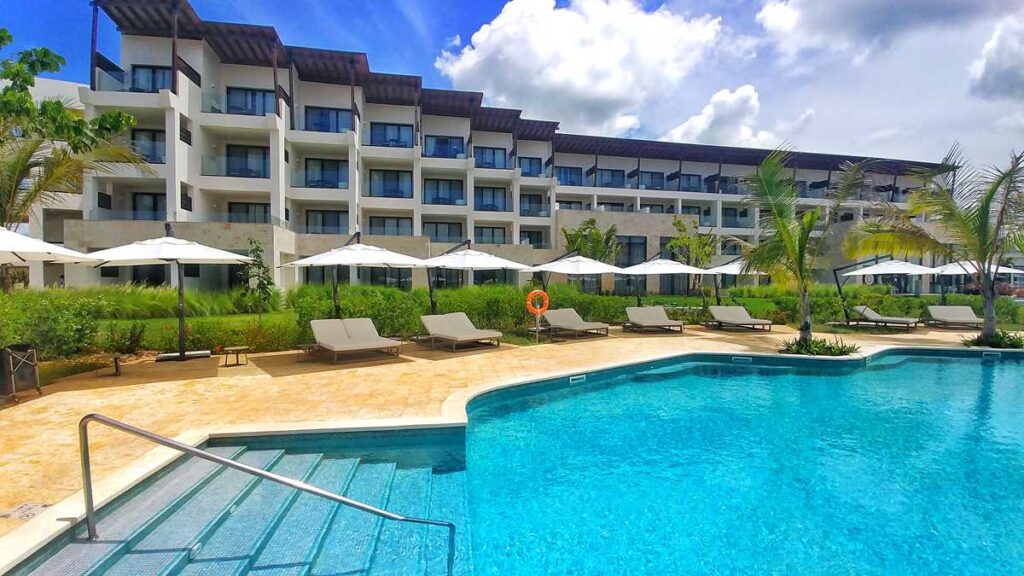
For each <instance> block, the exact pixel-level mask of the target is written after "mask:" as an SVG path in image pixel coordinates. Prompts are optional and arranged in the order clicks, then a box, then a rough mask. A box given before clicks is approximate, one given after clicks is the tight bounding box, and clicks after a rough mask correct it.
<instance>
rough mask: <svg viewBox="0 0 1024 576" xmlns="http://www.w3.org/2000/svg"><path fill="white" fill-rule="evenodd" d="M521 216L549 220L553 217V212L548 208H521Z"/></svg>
mask: <svg viewBox="0 0 1024 576" xmlns="http://www.w3.org/2000/svg"><path fill="white" fill-rule="evenodd" d="M519 215H520V216H526V217H529V218H547V217H548V216H550V215H551V211H550V210H549V209H548V207H547V206H521V207H520V208H519Z"/></svg>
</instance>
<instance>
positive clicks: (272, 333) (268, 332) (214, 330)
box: [147, 318, 298, 354]
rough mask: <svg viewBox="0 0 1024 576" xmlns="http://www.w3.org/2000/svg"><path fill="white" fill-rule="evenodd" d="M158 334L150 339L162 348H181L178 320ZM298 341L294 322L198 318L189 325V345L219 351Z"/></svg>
mask: <svg viewBox="0 0 1024 576" xmlns="http://www.w3.org/2000/svg"><path fill="white" fill-rule="evenodd" d="M161 328H162V329H161V330H158V331H157V334H155V335H153V337H151V338H149V339H147V342H148V344H149V346H150V347H152V348H154V349H156V350H158V351H163V352H166V351H170V350H177V349H178V323H177V322H168V323H166V324H164V325H163V326H162V327H161ZM296 344H298V329H297V327H296V326H294V325H292V323H291V322H266V321H264V322H252V323H251V324H248V325H243V326H238V325H230V324H227V323H225V322H219V321H217V320H210V319H204V318H198V319H194V320H189V321H187V322H186V324H185V348H186V349H188V350H210V351H212V352H213V353H215V354H216V353H218V352H220V351H221V350H223V349H224V348H225V347H227V346H248V347H249V348H251V349H252V351H253V352H276V351H279V350H291V349H293V348H295V346H296Z"/></svg>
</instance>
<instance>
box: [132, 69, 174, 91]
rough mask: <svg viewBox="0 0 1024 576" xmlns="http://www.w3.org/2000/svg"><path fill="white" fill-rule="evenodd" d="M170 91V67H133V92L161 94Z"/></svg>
mask: <svg viewBox="0 0 1024 576" xmlns="http://www.w3.org/2000/svg"><path fill="white" fill-rule="evenodd" d="M170 89H171V68H170V67H169V66H132V92H159V91H161V90H170Z"/></svg>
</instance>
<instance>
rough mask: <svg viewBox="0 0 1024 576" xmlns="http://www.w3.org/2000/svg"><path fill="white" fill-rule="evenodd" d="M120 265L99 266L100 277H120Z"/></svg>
mask: <svg viewBox="0 0 1024 576" xmlns="http://www.w3.org/2000/svg"><path fill="white" fill-rule="evenodd" d="M120 277H121V267H120V266H103V267H102V268H100V278H120Z"/></svg>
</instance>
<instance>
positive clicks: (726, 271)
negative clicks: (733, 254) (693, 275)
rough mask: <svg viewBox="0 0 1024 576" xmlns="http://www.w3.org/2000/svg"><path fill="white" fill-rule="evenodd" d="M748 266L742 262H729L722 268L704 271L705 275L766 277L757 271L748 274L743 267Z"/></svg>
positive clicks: (716, 267)
mask: <svg viewBox="0 0 1024 576" xmlns="http://www.w3.org/2000/svg"><path fill="white" fill-rule="evenodd" d="M745 265H746V263H745V262H743V261H742V260H737V261H735V262H729V263H728V264H722V265H721V266H715V267H714V268H708V269H707V270H705V271H704V273H705V274H713V275H715V276H765V275H766V274H765V273H764V272H759V271H757V270H750V271H747V272H744V271H743V267H744V266H745Z"/></svg>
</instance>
